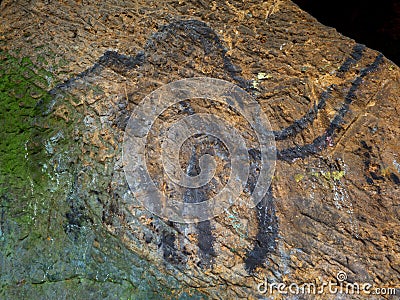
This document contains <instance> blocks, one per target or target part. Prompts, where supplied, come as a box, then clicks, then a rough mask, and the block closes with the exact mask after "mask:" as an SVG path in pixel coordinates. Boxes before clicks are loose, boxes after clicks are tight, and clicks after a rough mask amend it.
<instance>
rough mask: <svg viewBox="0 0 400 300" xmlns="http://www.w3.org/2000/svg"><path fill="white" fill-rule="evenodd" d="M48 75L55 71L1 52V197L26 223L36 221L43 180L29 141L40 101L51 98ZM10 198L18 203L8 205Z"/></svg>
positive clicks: (16, 216) (16, 215) (16, 217)
mask: <svg viewBox="0 0 400 300" xmlns="http://www.w3.org/2000/svg"><path fill="white" fill-rule="evenodd" d="M45 76H47V77H48V78H50V77H51V74H50V73H49V72H47V71H45V70H38V69H37V68H35V66H34V65H33V63H32V61H31V60H30V59H29V58H21V59H20V58H16V57H13V56H11V55H10V54H8V53H4V52H0V125H1V129H2V130H1V133H0V198H1V200H2V201H1V205H2V207H4V206H9V208H10V210H11V213H12V214H13V215H14V216H15V219H16V220H17V221H19V222H22V223H25V222H27V223H30V222H31V220H32V218H31V214H30V212H32V209H34V207H33V205H32V203H31V202H30V201H29V199H30V198H32V196H33V195H32V194H33V188H32V186H33V185H38V184H40V183H41V179H42V174H40V173H41V171H40V168H38V165H37V162H38V161H37V160H36V161H35V162H34V163H32V161H31V160H30V159H29V155H30V153H29V150H28V143H29V141H30V139H31V136H32V132H33V128H34V118H35V116H36V115H37V114H38V112H37V110H36V104H37V102H38V101H39V99H41V100H42V101H48V100H49V99H50V96H49V95H48V94H47V92H46V90H45V88H49V86H48V84H47V82H48V80H47V79H46V78H44V77H45ZM36 159H38V157H36ZM7 199H13V200H12V201H14V203H12V205H11V204H10V205H8V204H7V203H6V202H7ZM16 202H17V203H16Z"/></svg>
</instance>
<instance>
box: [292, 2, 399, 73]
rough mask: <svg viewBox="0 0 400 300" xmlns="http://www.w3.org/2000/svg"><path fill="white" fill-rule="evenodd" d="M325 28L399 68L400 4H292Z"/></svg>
mask: <svg viewBox="0 0 400 300" xmlns="http://www.w3.org/2000/svg"><path fill="white" fill-rule="evenodd" d="M293 2H295V3H296V4H297V5H299V6H300V7H301V8H302V9H303V10H305V11H307V12H308V13H309V14H311V15H312V16H313V17H315V18H317V19H318V21H319V22H321V23H322V24H324V25H327V26H331V27H334V28H336V30H337V31H339V32H340V33H342V34H343V35H345V36H348V37H350V38H352V39H354V40H356V41H357V42H358V43H361V44H365V45H366V46H367V47H369V48H372V49H375V50H378V51H380V52H382V53H383V54H384V55H385V56H386V57H387V58H389V59H390V60H392V61H393V62H394V63H396V64H397V65H399V66H400V0H382V1H369V2H368V1H366V0H364V1H361V0H348V1H344V0H339V1H322V0H319V1H317V0H314V1H313V0H293Z"/></svg>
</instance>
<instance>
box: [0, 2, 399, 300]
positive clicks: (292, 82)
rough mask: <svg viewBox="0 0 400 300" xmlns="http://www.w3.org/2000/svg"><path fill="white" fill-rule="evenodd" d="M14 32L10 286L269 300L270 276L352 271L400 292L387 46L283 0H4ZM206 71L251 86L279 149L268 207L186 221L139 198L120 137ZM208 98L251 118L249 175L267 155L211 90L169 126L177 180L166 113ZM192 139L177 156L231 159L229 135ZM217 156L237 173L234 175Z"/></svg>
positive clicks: (5, 100)
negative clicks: (264, 286) (164, 97)
mask: <svg viewBox="0 0 400 300" xmlns="http://www.w3.org/2000/svg"><path fill="white" fill-rule="evenodd" d="M0 45H1V48H2V51H1V52H0V55H1V59H2V63H1V65H0V70H1V86H0V88H1V91H0V92H1V93H2V94H1V105H2V108H1V109H2V111H1V114H2V115H1V121H0V122H1V123H0V124H2V136H1V140H2V141H1V148H0V150H1V156H2V157H1V165H0V168H1V178H0V184H1V186H0V188H1V190H0V192H1V211H0V226H1V227H0V247H1V248H0V249H1V253H0V255H1V256H0V268H1V284H2V285H1V290H0V296H1V297H2V298H6V299H10V298H24V297H27V296H28V295H29V296H30V297H33V298H36V299H46V298H51V299H54V298H65V299H70V298H76V299H87V298H90V299H95V298H106V299H117V298H122V299H127V298H136V299H137V298H143V299H147V298H161V297H163V298H174V299H175V298H181V299H184V298H186V297H192V298H193V297H198V298H222V299H234V298H250V299H255V298H258V297H267V296H270V295H268V294H262V293H260V292H259V291H258V290H257V285H258V284H259V283H260V282H263V281H264V279H267V280H268V282H276V283H278V282H284V283H288V284H290V283H296V284H299V285H300V284H302V283H309V282H314V283H315V282H317V283H321V282H323V281H325V282H326V281H330V280H335V279H336V275H337V273H338V272H339V271H342V272H345V273H346V274H347V280H346V282H349V283H353V282H359V283H364V282H365V283H371V284H372V285H374V287H381V288H382V287H391V288H397V290H396V292H397V294H400V290H399V288H400V254H399V253H400V237H399V232H400V222H399V218H400V209H399V208H400V206H399V205H400V194H399V188H400V178H399V177H400V147H399V143H398V139H399V137H400V121H399V118H398V116H399V113H400V112H399V104H400V97H399V89H400V85H399V78H400V77H399V74H400V73H399V68H398V67H397V66H395V65H394V64H393V63H392V62H390V61H389V60H387V59H385V58H384V57H383V55H382V54H380V53H377V52H376V51H373V50H370V49H368V48H366V47H365V46H363V45H359V44H357V43H356V42H354V41H352V40H350V39H348V38H346V37H343V36H341V35H339V34H338V33H337V32H336V31H335V30H334V29H331V28H327V27H325V26H323V25H321V24H319V23H318V22H317V21H316V20H315V19H314V18H312V17H311V16H309V15H308V14H306V13H304V12H303V11H301V10H300V9H299V8H298V7H297V6H295V5H294V4H292V3H291V2H289V1H279V0H278V1H266V2H263V1H246V3H242V2H241V1H186V2H183V1H165V2H158V1H134V2H123V1H109V2H107V3H97V2H96V1H76V2H73V1H65V2H62V3H59V4H53V3H48V2H35V1H32V2H23V1H17V2H14V1H3V2H2V3H1V35H0ZM198 76H207V77H214V78H220V79H225V80H227V81H230V82H232V83H235V84H237V85H239V86H240V87H241V88H243V89H245V90H246V91H247V92H248V93H250V94H252V95H253V96H254V97H255V99H256V100H257V101H258V102H259V104H260V105H261V106H262V108H263V109H264V111H265V113H266V114H267V116H268V118H269V121H270V122H271V125H272V127H273V129H274V133H275V138H276V143H277V158H278V159H277V164H276V172H275V176H274V178H273V181H272V184H271V187H270V189H269V190H268V192H267V194H266V196H265V197H264V199H263V200H262V201H261V202H260V203H259V205H257V207H256V208H254V209H247V208H244V207H240V206H237V205H234V206H232V207H231V208H229V209H227V210H226V211H225V213H224V214H222V215H220V216H218V217H216V218H214V219H212V220H209V221H204V222H202V223H198V224H191V225H185V224H177V223H172V222H169V221H168V220H163V219H160V218H158V217H156V216H154V215H152V214H151V213H150V212H148V211H147V210H146V209H144V208H143V207H142V206H141V204H140V202H139V201H137V200H135V199H134V198H133V196H132V194H131V192H130V190H129V188H128V185H127V183H126V180H125V176H124V171H123V166H122V161H121V146H122V141H123V135H124V129H125V125H126V122H127V120H128V118H129V116H130V113H131V112H132V110H133V109H134V108H135V106H136V105H137V104H138V103H139V102H140V101H141V100H142V99H143V97H144V96H146V95H147V94H149V93H150V92H152V91H153V90H155V89H156V88H157V87H160V86H162V85H163V84H166V83H169V82H172V81H175V80H178V79H182V78H188V77H198ZM198 112H209V113H213V114H215V115H218V116H220V117H221V118H224V119H226V120H229V122H230V123H231V124H234V125H235V126H237V127H238V128H240V131H241V132H243V136H244V137H245V139H246V142H247V144H248V145H249V156H250V163H251V166H252V167H251V174H250V175H251V176H250V178H249V181H248V183H249V189H250V190H251V186H252V182H254V181H255V180H256V178H257V171H256V170H257V168H261V167H262V166H261V165H260V157H259V150H258V149H257V143H256V142H255V137H254V132H252V131H251V128H250V127H249V125H248V124H247V123H246V122H245V120H243V118H242V117H241V116H238V115H237V114H235V113H234V112H232V111H230V110H229V109H228V107H224V106H223V105H219V104H217V103H214V102H211V103H210V102H209V101H205V100H201V99H191V100H189V101H185V102H182V103H180V105H176V106H174V107H171V108H170V109H169V110H167V111H166V112H165V113H164V114H163V115H162V116H160V119H161V120H162V122H161V121H160V122H159V123H156V124H155V126H154V130H153V131H152V136H151V138H149V146H148V148H149V149H150V150H149V154H148V155H149V157H150V158H152V157H153V158H154V159H153V160H150V161H152V162H154V163H151V170H152V175H153V176H154V178H155V180H159V181H162V180H163V175H162V170H160V165H159V164H157V163H156V158H157V151H158V150H159V143H160V141H159V140H158V139H157V133H158V132H159V130H160V128H162V126H165V124H168V123H169V122H173V121H174V120H175V119H177V118H179V117H180V116H184V115H188V114H189V115H190V114H194V113H198ZM3 125H4V126H3ZM3 128H4V130H3ZM189 142H190V143H192V144H191V145H192V146H190V145H187V147H186V148H184V149H183V151H182V160H181V161H182V168H184V169H187V170H188V174H189V175H195V174H197V172H198V171H199V170H198V165H197V157H198V155H200V154H204V153H209V152H207V151H212V153H213V154H215V155H217V156H220V157H223V159H222V161H221V162H220V163H221V164H223V163H225V162H226V155H225V154H226V153H225V152H226V149H225V148H224V147H223V146H222V145H220V143H218V142H215V141H213V140H210V139H196V138H194V139H193V140H191V141H189ZM192 149H194V151H192ZM210 149H212V150H210ZM224 157H225V158H224ZM219 170H220V171H221V174H217V175H216V176H217V178H219V180H220V181H219V182H221V183H223V182H224V178H225V177H226V176H227V174H228V173H227V172H226V170H225V169H224V168H220V169H219ZM157 176H159V177H157ZM214 192H218V189H217V190H213V189H206V188H200V189H197V190H191V191H186V192H185V199H186V200H187V201H198V199H200V200H203V199H206V198H207V197H208V196H209V195H210V194H212V193H214ZM243 197H245V196H243ZM193 199H195V200H193ZM132 203H134V205H132ZM128 204H129V205H128ZM274 297H275V298H277V299H279V298H281V297H285V298H288V297H289V298H292V299H302V297H304V299H310V298H317V299H342V298H343V299H350V298H355V299H358V298H359V299H363V297H365V296H363V295H337V294H336V295H335V294H329V293H325V294H323V295H315V296H313V295H305V296H301V295H298V296H296V295H289V296H288V295H280V294H278V293H275V294H274ZM381 297H383V296H378V295H375V296H370V298H371V299H381ZM384 297H386V298H391V297H395V296H384ZM393 299H395V298H393Z"/></svg>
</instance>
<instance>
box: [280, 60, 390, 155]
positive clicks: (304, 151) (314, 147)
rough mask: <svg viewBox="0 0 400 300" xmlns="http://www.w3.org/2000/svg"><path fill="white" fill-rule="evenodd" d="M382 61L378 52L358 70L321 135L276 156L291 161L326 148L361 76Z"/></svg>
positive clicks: (358, 85) (350, 101) (346, 110)
mask: <svg viewBox="0 0 400 300" xmlns="http://www.w3.org/2000/svg"><path fill="white" fill-rule="evenodd" d="M382 61H383V55H382V54H379V55H378V56H377V57H376V59H375V61H374V62H373V63H372V64H371V65H369V66H368V67H366V68H364V69H362V70H361V71H360V75H359V76H358V77H357V78H356V79H355V80H354V81H353V82H352V85H351V87H350V89H349V91H348V93H347V95H346V97H345V99H344V102H343V104H342V106H341V107H340V109H339V111H338V112H337V113H336V115H335V117H334V118H333V120H332V121H331V122H330V125H329V127H328V129H327V130H326V131H325V133H324V134H323V135H321V136H319V137H317V138H315V139H314V141H313V142H312V143H310V144H306V145H304V146H298V147H293V148H288V149H284V150H281V151H277V158H278V159H280V160H284V161H293V160H294V159H296V158H305V157H308V156H310V155H314V154H317V153H319V152H321V151H322V150H323V149H326V148H327V146H328V144H329V140H330V139H332V138H333V135H334V133H335V131H336V130H337V129H339V128H340V127H341V124H342V123H343V119H344V117H345V115H346V114H347V112H348V111H349V106H350V104H351V103H352V102H353V100H354V99H355V98H356V95H355V92H356V91H357V90H358V88H359V87H360V85H361V83H362V80H363V78H364V77H365V76H366V75H368V74H369V73H371V72H373V71H375V70H376V69H377V68H378V67H379V65H380V63H381V62H382Z"/></svg>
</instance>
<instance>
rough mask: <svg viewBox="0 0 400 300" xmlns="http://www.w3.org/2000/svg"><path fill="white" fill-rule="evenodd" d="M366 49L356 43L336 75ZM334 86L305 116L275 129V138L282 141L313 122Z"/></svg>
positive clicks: (360, 56)
mask: <svg viewBox="0 0 400 300" xmlns="http://www.w3.org/2000/svg"><path fill="white" fill-rule="evenodd" d="M364 49H365V46H364V45H361V44H356V45H355V46H354V47H353V51H352V53H351V54H350V57H349V58H347V59H346V60H345V61H344V63H343V64H342V65H341V66H340V67H339V70H338V72H337V73H336V76H338V77H340V76H343V74H345V73H346V72H347V71H348V70H349V69H350V67H351V65H353V64H355V63H357V62H358V61H359V60H360V59H361V58H362V56H363V51H364ZM334 87H335V85H330V86H329V87H328V88H327V89H326V90H325V91H324V92H323V93H322V94H321V96H320V97H319V99H318V104H317V105H314V107H313V108H312V109H310V110H309V111H308V112H307V113H306V114H305V115H304V116H303V117H301V118H300V119H298V120H295V121H294V122H293V123H292V124H291V125H289V126H288V127H286V128H284V129H282V130H278V131H274V135H275V140H277V141H281V140H285V139H287V138H289V137H293V136H295V135H297V134H299V133H300V132H302V131H303V130H304V129H305V128H307V127H308V126H309V124H312V123H313V122H314V120H315V119H316V118H317V116H318V112H319V110H321V109H323V108H324V107H325V105H326V101H327V99H329V97H330V96H331V92H332V89H333V88H334Z"/></svg>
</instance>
